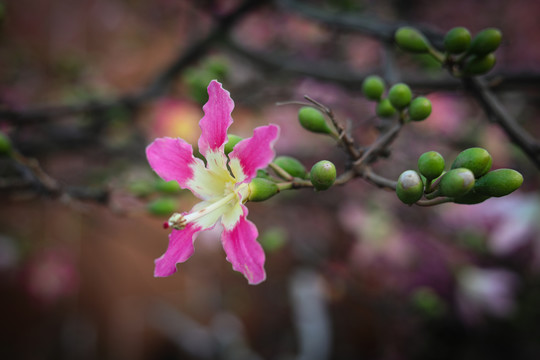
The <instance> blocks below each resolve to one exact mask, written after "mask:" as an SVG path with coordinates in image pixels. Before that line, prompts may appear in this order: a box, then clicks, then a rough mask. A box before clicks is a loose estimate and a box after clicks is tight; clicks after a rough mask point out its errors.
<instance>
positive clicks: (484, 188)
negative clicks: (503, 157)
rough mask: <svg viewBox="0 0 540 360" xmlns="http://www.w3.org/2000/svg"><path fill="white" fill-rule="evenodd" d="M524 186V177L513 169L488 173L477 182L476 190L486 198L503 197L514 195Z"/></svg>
mask: <svg viewBox="0 0 540 360" xmlns="http://www.w3.org/2000/svg"><path fill="white" fill-rule="evenodd" d="M521 184H523V176H522V175H521V174H520V173H519V172H517V171H515V170H512V169H498V170H493V171H490V172H488V173H487V174H486V175H484V176H482V177H481V178H480V179H478V181H477V182H476V185H475V187H474V190H475V191H476V192H478V193H479V194H483V195H486V196H495V197H501V196H505V195H508V194H510V193H512V192H513V191H515V190H517V189H518V188H519V187H520V186H521Z"/></svg>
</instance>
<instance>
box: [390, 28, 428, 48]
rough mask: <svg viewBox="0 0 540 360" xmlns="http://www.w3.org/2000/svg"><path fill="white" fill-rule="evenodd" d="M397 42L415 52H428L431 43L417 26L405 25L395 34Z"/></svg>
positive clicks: (401, 46)
mask: <svg viewBox="0 0 540 360" xmlns="http://www.w3.org/2000/svg"><path fill="white" fill-rule="evenodd" d="M394 37H395V40H396V43H397V44H398V45H399V47H400V48H402V49H403V50H407V51H410V52H414V53H427V52H428V51H429V48H430V44H429V42H428V41H427V39H426V38H425V37H424V35H422V33H421V32H419V31H418V30H416V29H415V28H412V27H409V26H404V27H401V28H399V29H398V30H397V31H396V34H395V36H394Z"/></svg>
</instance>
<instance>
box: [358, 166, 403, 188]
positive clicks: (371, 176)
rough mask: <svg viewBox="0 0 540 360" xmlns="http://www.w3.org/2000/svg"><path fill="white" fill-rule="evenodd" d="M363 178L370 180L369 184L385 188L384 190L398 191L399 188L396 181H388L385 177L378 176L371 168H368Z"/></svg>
mask: <svg viewBox="0 0 540 360" xmlns="http://www.w3.org/2000/svg"><path fill="white" fill-rule="evenodd" d="M361 176H362V177H363V178H364V179H366V180H368V181H369V182H371V183H373V184H375V185H377V186H379V187H384V188H388V189H390V190H396V187H397V181H394V180H390V179H387V178H385V177H384V176H381V175H378V174H375V173H374V172H373V171H372V170H371V169H370V168H367V169H366V170H365V171H364V172H363V173H362V174H361Z"/></svg>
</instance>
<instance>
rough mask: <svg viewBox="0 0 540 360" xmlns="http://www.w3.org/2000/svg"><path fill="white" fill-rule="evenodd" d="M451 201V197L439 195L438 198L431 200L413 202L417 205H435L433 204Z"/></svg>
mask: <svg viewBox="0 0 540 360" xmlns="http://www.w3.org/2000/svg"><path fill="white" fill-rule="evenodd" d="M452 201H453V199H452V198H449V197H440V198H436V199H431V200H420V201H417V202H415V205H418V206H435V205H439V204H444V203H448V202H452Z"/></svg>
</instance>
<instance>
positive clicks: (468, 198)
mask: <svg viewBox="0 0 540 360" xmlns="http://www.w3.org/2000/svg"><path fill="white" fill-rule="evenodd" d="M489 198H490V196H486V195H482V194H479V193H478V192H477V191H476V190H475V188H472V189H471V191H469V192H468V193H466V194H465V195H463V196H458V197H457V198H455V199H454V202H455V203H456V204H464V205H473V204H480V203H481V202H484V201H486V200H487V199H489Z"/></svg>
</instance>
